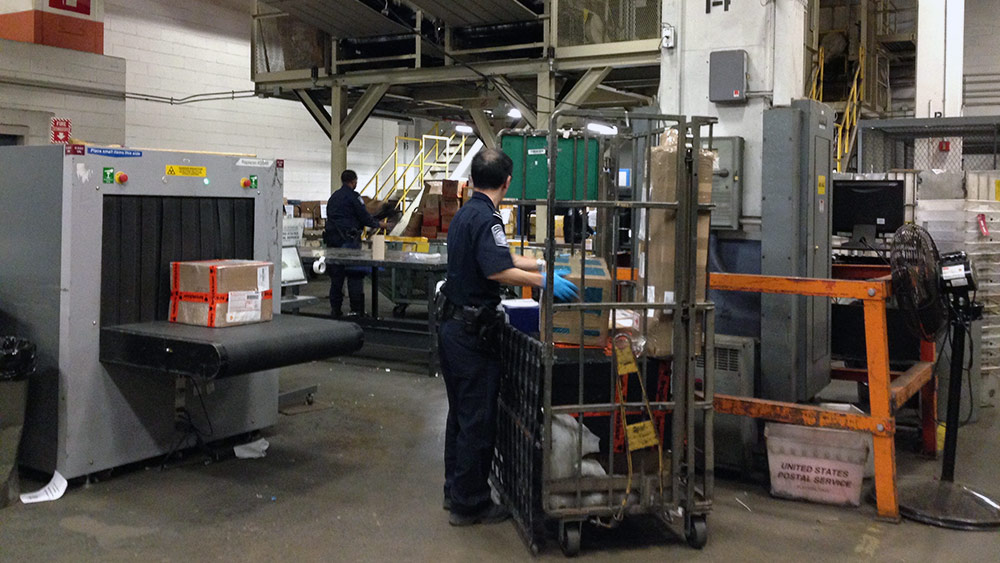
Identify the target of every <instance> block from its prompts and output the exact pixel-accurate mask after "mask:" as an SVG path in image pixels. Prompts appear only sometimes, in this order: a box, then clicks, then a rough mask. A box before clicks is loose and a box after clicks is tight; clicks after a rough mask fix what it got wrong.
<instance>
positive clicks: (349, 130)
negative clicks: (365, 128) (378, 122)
mask: <svg viewBox="0 0 1000 563" xmlns="http://www.w3.org/2000/svg"><path fill="white" fill-rule="evenodd" d="M388 91H389V85H388V84H385V83H382V84H372V85H371V86H369V87H368V89H367V90H365V93H364V94H363V95H362V96H361V99H360V100H358V103H356V104H354V108H353V109H351V113H350V114H349V115H348V116H347V118H346V119H344V121H343V123H342V124H341V131H340V135H341V140H342V141H343V142H344V144H348V145H349V144H351V141H353V140H354V137H355V136H357V134H358V131H360V130H361V126H362V125H364V124H365V121H367V120H368V116H369V115H371V113H372V110H373V109H375V106H376V105H378V103H379V102H380V101H381V100H382V96H385V93H386V92H388Z"/></svg>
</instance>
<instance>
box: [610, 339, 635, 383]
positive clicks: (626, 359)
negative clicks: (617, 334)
mask: <svg viewBox="0 0 1000 563" xmlns="http://www.w3.org/2000/svg"><path fill="white" fill-rule="evenodd" d="M615 359H616V360H617V362H618V374H619V375H624V374H626V373H639V366H638V365H636V363H635V354H633V353H632V347H631V346H629V345H628V342H627V341H626V342H625V343H624V345H623V344H622V343H619V342H618V341H616V342H615Z"/></svg>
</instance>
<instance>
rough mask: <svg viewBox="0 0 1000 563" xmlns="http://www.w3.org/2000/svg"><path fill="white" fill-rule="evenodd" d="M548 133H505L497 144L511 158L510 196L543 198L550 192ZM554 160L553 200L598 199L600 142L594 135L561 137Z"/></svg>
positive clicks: (508, 193)
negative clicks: (554, 182) (554, 196)
mask: <svg viewBox="0 0 1000 563" xmlns="http://www.w3.org/2000/svg"><path fill="white" fill-rule="evenodd" d="M547 135H548V133H546V132H544V131H543V132H539V133H536V134H530V135H525V134H516V133H508V134H504V135H501V136H500V147H501V148H502V149H503V152H505V153H507V155H508V156H510V158H511V160H513V161H514V171H513V172H512V173H511V181H510V190H509V191H508V192H507V197H509V198H513V199H545V198H547V197H548V194H549V161H548V154H547V153H548V136H547ZM558 150H559V158H558V160H557V161H556V167H557V170H556V199H557V200H562V201H568V200H585V199H597V175H598V170H600V160H599V154H600V149H599V142H598V139H597V138H594V137H582V136H570V137H569V138H564V137H560V138H559V143H558Z"/></svg>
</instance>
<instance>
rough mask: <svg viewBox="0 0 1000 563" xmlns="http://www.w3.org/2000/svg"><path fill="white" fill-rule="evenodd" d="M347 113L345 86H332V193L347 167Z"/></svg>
mask: <svg viewBox="0 0 1000 563" xmlns="http://www.w3.org/2000/svg"><path fill="white" fill-rule="evenodd" d="M346 115H347V92H346V90H345V88H344V87H343V86H338V85H334V86H333V87H332V88H330V193H333V190H335V189H337V187H338V186H339V185H340V173H341V172H343V171H344V170H346V169H347V141H345V140H344V136H343V133H342V131H343V120H344V117H345V116H346Z"/></svg>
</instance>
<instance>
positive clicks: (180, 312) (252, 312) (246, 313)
mask: <svg viewBox="0 0 1000 563" xmlns="http://www.w3.org/2000/svg"><path fill="white" fill-rule="evenodd" d="M272 279H274V264H272V263H270V262H257V261H253V260H202V261H196V262H171V263H170V322H174V323H184V324H190V325H198V326H207V327H226V326H236V325H244V324H250V323H259V322H264V321H269V320H271V317H272V315H273V301H272V297H273V294H272V290H271V280H272Z"/></svg>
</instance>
